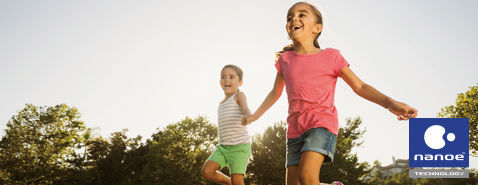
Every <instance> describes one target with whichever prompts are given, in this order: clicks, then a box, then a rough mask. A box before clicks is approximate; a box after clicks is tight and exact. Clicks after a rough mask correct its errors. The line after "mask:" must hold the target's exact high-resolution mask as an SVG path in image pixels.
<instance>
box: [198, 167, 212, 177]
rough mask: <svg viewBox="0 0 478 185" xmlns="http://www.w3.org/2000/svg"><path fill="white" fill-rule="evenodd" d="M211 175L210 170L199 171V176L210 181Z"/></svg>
mask: <svg viewBox="0 0 478 185" xmlns="http://www.w3.org/2000/svg"><path fill="white" fill-rule="evenodd" d="M213 174H214V172H213V171H211V170H207V169H206V168H202V169H201V175H202V176H203V177H204V178H206V179H211V177H212V176H213Z"/></svg>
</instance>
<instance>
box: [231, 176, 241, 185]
mask: <svg viewBox="0 0 478 185" xmlns="http://www.w3.org/2000/svg"><path fill="white" fill-rule="evenodd" d="M231 181H232V185H244V175H242V174H231Z"/></svg>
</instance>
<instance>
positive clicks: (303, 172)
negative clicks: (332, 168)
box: [298, 151, 325, 185]
mask: <svg viewBox="0 0 478 185" xmlns="http://www.w3.org/2000/svg"><path fill="white" fill-rule="evenodd" d="M324 159H325V157H324V155H323V154H321V153H317V152H313V151H304V152H302V155H301V157H300V163H299V173H298V178H299V182H300V184H302V185H309V184H311V185H320V181H319V175H320V167H321V166H322V163H323V162H324Z"/></svg>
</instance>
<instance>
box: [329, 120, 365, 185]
mask: <svg viewBox="0 0 478 185" xmlns="http://www.w3.org/2000/svg"><path fill="white" fill-rule="evenodd" d="M361 124H362V120H361V119H360V117H356V118H354V119H350V118H347V119H346V126H345V127H340V128H339V135H338V136H337V144H336V146H335V154H334V162H332V163H329V164H324V165H323V166H322V168H321V169H320V181H323V182H333V181H341V182H343V183H344V184H361V181H359V180H358V178H359V177H362V176H363V175H365V174H366V173H367V172H368V171H367V169H368V168H370V166H369V164H368V163H367V162H363V163H358V157H357V154H351V151H352V148H354V147H360V146H361V145H362V144H363V142H364V140H360V139H361V138H362V137H363V134H364V133H365V132H366V130H365V129H364V130H360V129H359V126H360V125H361Z"/></svg>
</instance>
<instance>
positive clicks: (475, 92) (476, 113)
mask: <svg viewBox="0 0 478 185" xmlns="http://www.w3.org/2000/svg"><path fill="white" fill-rule="evenodd" d="M477 85H478V84H477ZM438 116H439V117H442V118H468V119H469V122H470V130H469V132H470V136H469V138H470V155H472V156H474V157H478V86H472V87H470V90H468V91H466V92H465V93H460V94H458V97H457V98H456V101H455V105H449V106H445V107H444V108H441V112H439V113H438Z"/></svg>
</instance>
